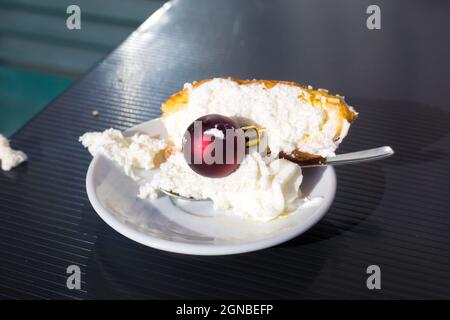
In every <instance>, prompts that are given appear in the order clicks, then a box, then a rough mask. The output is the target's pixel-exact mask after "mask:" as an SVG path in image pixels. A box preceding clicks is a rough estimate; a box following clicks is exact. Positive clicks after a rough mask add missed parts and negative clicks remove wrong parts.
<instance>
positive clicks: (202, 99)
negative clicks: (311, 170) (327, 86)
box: [162, 78, 350, 157]
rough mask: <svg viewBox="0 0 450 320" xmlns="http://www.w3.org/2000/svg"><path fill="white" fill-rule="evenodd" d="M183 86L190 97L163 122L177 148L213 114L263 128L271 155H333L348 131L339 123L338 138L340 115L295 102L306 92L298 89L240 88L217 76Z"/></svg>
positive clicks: (345, 126) (348, 125)
mask: <svg viewBox="0 0 450 320" xmlns="http://www.w3.org/2000/svg"><path fill="white" fill-rule="evenodd" d="M185 88H186V89H187V90H188V94H189V99H188V103H187V105H186V106H184V107H183V108H182V109H180V110H179V111H177V112H173V113H169V114H168V115H167V116H166V117H164V118H163V119H162V121H163V123H164V125H165V126H166V128H167V132H168V133H169V138H170V140H171V141H172V142H173V143H174V144H175V146H176V147H181V143H182V137H183V134H184V132H185V130H186V128H187V127H188V126H189V125H190V124H191V123H192V122H193V121H194V120H196V119H198V118H199V117H201V116H204V115H206V114H213V113H218V114H222V115H224V116H229V117H233V118H235V119H236V120H238V121H239V122H240V123H241V124H243V125H244V124H254V125H257V126H259V127H264V128H266V129H267V132H268V145H269V147H270V150H271V151H272V152H273V153H275V154H278V152H280V151H284V152H286V153H289V152H291V151H293V150H295V149H298V150H301V151H302V152H307V153H311V154H316V155H320V156H322V157H332V156H334V155H335V153H334V151H335V150H336V148H337V147H338V145H339V143H340V142H341V141H342V139H343V138H344V137H345V136H346V134H347V132H348V129H349V127H350V123H349V122H348V121H347V120H345V119H343V123H342V131H341V134H340V136H339V139H338V140H336V139H335V136H336V132H338V131H339V130H338V128H339V126H340V117H339V116H338V115H337V113H338V111H337V110H333V109H328V110H324V109H323V108H316V107H312V106H311V105H310V104H308V103H307V102H304V101H303V100H302V99H299V96H300V95H304V94H308V93H307V92H306V91H305V90H304V89H302V88H300V87H296V86H291V85H286V84H277V85H275V86H274V87H272V88H266V87H265V86H264V84H249V85H240V84H238V83H236V82H235V81H232V80H229V79H222V78H215V79H212V80H211V81H208V82H206V83H203V84H202V85H200V86H197V87H194V86H193V85H191V84H186V85H185ZM334 113H336V114H334ZM248 122H250V123H248Z"/></svg>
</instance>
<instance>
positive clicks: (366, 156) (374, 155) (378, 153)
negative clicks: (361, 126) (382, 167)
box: [302, 146, 394, 168]
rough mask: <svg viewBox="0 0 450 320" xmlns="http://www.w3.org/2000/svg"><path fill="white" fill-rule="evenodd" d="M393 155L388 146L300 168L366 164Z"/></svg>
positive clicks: (344, 155) (346, 154) (340, 156)
mask: <svg viewBox="0 0 450 320" xmlns="http://www.w3.org/2000/svg"><path fill="white" fill-rule="evenodd" d="M393 154H394V150H393V149H392V148H391V147H389V146H384V147H379V148H373V149H367V150H363V151H357V152H350V153H343V154H339V155H337V156H335V157H333V158H330V159H327V160H326V161H325V162H323V163H322V164H311V165H304V166H302V168H309V167H320V166H329V165H333V166H337V165H342V164H350V163H358V162H366V161H374V160H380V159H384V158H387V157H390V156H392V155H393Z"/></svg>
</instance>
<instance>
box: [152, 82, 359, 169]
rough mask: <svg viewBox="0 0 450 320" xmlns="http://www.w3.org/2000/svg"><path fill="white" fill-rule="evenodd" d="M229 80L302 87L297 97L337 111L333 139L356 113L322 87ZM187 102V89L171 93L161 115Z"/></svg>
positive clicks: (304, 157)
mask: <svg viewBox="0 0 450 320" xmlns="http://www.w3.org/2000/svg"><path fill="white" fill-rule="evenodd" d="M224 79H228V80H231V81H234V82H236V83H238V84H240V85H254V84H263V85H264V87H265V88H266V89H271V88H273V87H274V86H276V85H278V84H284V85H288V86H295V87H299V88H302V89H303V90H302V93H301V94H300V95H299V97H298V98H299V99H301V100H303V101H305V102H309V103H310V104H311V105H312V106H314V107H317V108H324V109H333V110H334V111H337V112H336V114H337V116H338V119H339V123H340V125H339V126H338V129H337V130H336V136H335V139H336V140H338V139H339V138H340V135H341V132H342V128H343V121H344V120H347V121H348V122H350V123H351V122H352V121H353V120H355V118H356V116H357V113H356V112H355V111H353V110H352V109H351V108H349V106H348V105H347V103H346V102H345V100H344V98H343V97H341V96H339V95H332V94H330V93H329V92H328V91H327V90H324V89H312V88H311V87H308V86H305V85H301V84H299V83H296V82H291V81H279V80H241V79H236V78H231V77H230V78H224ZM211 80H212V79H205V80H201V81H197V82H194V83H192V85H193V86H194V87H199V86H201V85H202V84H204V83H206V82H208V81H211ZM188 102H189V91H188V89H186V88H185V89H183V90H181V91H179V92H177V93H175V94H173V95H172V96H171V97H170V98H169V99H167V100H166V101H165V102H164V103H163V104H162V105H161V111H162V117H163V118H164V117H166V116H167V115H169V114H171V113H174V112H178V111H180V110H181V109H182V108H184V106H186V104H187V103H188ZM280 155H281V156H283V155H284V156H286V157H289V158H291V160H297V161H298V162H301V161H308V162H309V161H312V160H314V159H317V160H320V156H318V155H313V154H307V153H304V152H301V151H300V150H296V151H294V152H292V153H291V154H290V155H285V154H283V153H282V154H280Z"/></svg>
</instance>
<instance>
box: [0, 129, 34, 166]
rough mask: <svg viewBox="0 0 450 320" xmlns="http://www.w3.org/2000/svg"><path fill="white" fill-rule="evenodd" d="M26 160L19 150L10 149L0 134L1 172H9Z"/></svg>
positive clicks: (6, 140)
mask: <svg viewBox="0 0 450 320" xmlns="http://www.w3.org/2000/svg"><path fill="white" fill-rule="evenodd" d="M27 159H28V157H27V155H26V154H25V153H24V152H23V151H20V150H14V149H12V148H11V145H10V144H9V141H8V139H6V138H5V137H4V136H3V135H1V134H0V163H1V168H2V170H3V171H9V170H11V169H13V168H15V167H17V166H18V165H19V164H21V163H22V162H24V161H26V160H27Z"/></svg>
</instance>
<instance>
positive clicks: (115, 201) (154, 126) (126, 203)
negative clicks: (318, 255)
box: [86, 119, 336, 255]
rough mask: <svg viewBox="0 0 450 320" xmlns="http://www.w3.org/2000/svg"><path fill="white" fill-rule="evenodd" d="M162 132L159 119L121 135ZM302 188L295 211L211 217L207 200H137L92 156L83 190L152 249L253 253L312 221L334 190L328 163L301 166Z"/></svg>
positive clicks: (118, 173)
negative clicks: (261, 218) (269, 216)
mask: <svg viewBox="0 0 450 320" xmlns="http://www.w3.org/2000/svg"><path fill="white" fill-rule="evenodd" d="M133 132H142V133H146V134H150V135H160V134H162V135H163V136H164V135H165V134H166V133H165V130H164V126H163V125H162V124H161V122H160V121H159V119H155V120H151V121H148V122H145V123H142V124H140V125H138V126H136V127H133V128H131V129H130V130H128V131H127V133H133ZM303 173H304V179H303V182H302V185H301V189H302V191H303V192H304V193H305V194H306V195H308V196H310V197H312V198H315V200H314V201H311V202H309V203H307V204H306V205H302V206H301V207H299V208H298V209H297V210H296V211H295V212H292V213H290V214H289V215H287V216H284V217H282V218H278V219H275V220H273V221H270V222H255V221H252V220H249V219H241V218H237V217H233V216H229V215H215V214H214V211H213V209H212V205H211V203H210V201H200V202H188V201H178V202H174V201H172V200H171V199H170V198H169V197H167V196H163V197H161V198H158V199H156V200H154V201H148V200H142V199H139V198H138V197H137V196H136V195H137V193H138V185H137V183H136V182H134V181H133V180H132V179H130V178H129V177H127V176H126V175H125V174H124V173H123V171H122V169H121V168H120V167H118V166H117V165H115V164H114V163H113V162H111V161H110V160H108V159H107V158H105V157H103V156H96V157H94V159H93V160H92V162H91V164H90V166H89V169H88V172H87V176H86V189H87V194H88V197H89V200H90V202H91V204H92V206H93V207H94V209H95V211H97V213H98V214H99V216H100V217H101V218H102V219H103V220H104V221H105V222H106V223H107V224H109V225H110V226H111V227H112V228H113V229H115V230H116V231H118V232H120V233H121V234H123V235H124V236H126V237H128V238H130V239H132V240H134V241H137V242H139V243H142V244H144V245H146V246H149V247H153V248H156V249H161V250H166V251H171V252H178V253H186V254H197V255H224V254H234V253H242V252H249V251H255V250H259V249H263V248H267V247H271V246H274V245H277V244H280V243H282V242H285V241H287V240H290V239H292V238H294V237H296V236H298V235H300V234H302V233H303V232H305V231H306V230H308V229H309V228H310V227H311V226H313V225H314V224H315V223H317V222H318V221H319V220H320V219H321V218H322V217H323V216H324V214H325V213H326V211H327V210H328V208H329V207H330V205H331V203H332V201H333V198H334V195H335V192H336V175H335V172H334V169H333V168H332V167H326V168H314V169H307V170H303Z"/></svg>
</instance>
